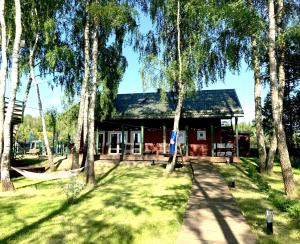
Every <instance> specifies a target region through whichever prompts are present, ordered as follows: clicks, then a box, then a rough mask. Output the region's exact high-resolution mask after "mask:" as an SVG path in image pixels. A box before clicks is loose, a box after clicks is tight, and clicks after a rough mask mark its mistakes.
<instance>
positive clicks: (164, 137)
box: [163, 125, 167, 154]
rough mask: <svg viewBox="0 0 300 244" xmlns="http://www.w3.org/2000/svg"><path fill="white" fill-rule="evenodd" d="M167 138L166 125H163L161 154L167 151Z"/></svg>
mask: <svg viewBox="0 0 300 244" xmlns="http://www.w3.org/2000/svg"><path fill="white" fill-rule="evenodd" d="M166 139H167V137H166V125H163V153H164V154H165V153H166V151H167V149H166V146H167V143H166V142H167V140H166Z"/></svg>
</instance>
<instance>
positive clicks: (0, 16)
mask: <svg viewBox="0 0 300 244" xmlns="http://www.w3.org/2000/svg"><path fill="white" fill-rule="evenodd" d="M4 6H5V0H0V24H1V58H2V59H1V71H0V72H1V73H0V82H1V84H0V162H1V156H2V151H3V126H4V113H5V112H4V111H5V110H4V107H5V89H6V74H7V53H6V23H5V18H4Z"/></svg>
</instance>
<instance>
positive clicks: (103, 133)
mask: <svg viewBox="0 0 300 244" xmlns="http://www.w3.org/2000/svg"><path fill="white" fill-rule="evenodd" d="M101 134H102V135H103V140H102V148H100V141H98V148H96V150H97V153H99V154H100V149H101V151H102V153H104V147H105V131H99V133H98V135H97V136H98V140H99V135H101Z"/></svg>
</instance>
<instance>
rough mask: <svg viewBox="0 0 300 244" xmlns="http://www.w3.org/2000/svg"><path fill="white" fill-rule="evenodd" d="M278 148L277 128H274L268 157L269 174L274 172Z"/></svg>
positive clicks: (267, 169)
mask: <svg viewBox="0 0 300 244" xmlns="http://www.w3.org/2000/svg"><path fill="white" fill-rule="evenodd" d="M276 150H277V136H276V132H275V129H274V128H273V131H272V137H271V142H270V149H269V153H268V159H267V165H266V171H267V173H268V174H271V173H273V166H274V159H275V155H276Z"/></svg>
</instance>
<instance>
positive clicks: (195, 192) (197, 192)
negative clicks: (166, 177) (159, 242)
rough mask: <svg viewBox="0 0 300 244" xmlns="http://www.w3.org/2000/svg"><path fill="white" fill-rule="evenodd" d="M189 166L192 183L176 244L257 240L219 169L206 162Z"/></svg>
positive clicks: (234, 243)
mask: <svg viewBox="0 0 300 244" xmlns="http://www.w3.org/2000/svg"><path fill="white" fill-rule="evenodd" d="M192 167H193V170H194V182H193V184H192V192H191V195H190V198H189V201H188V206H187V209H186V212H185V215H184V219H183V223H182V226H181V230H180V233H179V237H178V241H177V243H178V244H194V243H204V244H209V243H216V244H218V243H230V244H236V243H246V244H254V243H256V239H255V236H254V234H253V233H252V232H251V229H250V227H249V225H248V224H247V223H246V220H245V218H244V216H243V215H242V214H241V212H240V209H239V207H238V206H237V204H236V202H235V200H234V199H233V196H232V195H231V193H230V191H229V189H228V186H227V184H226V182H225V181H224V179H223V178H222V177H221V175H220V174H219V172H218V171H217V170H216V169H214V168H213V166H212V165H210V164H209V163H206V162H199V163H192Z"/></svg>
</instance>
